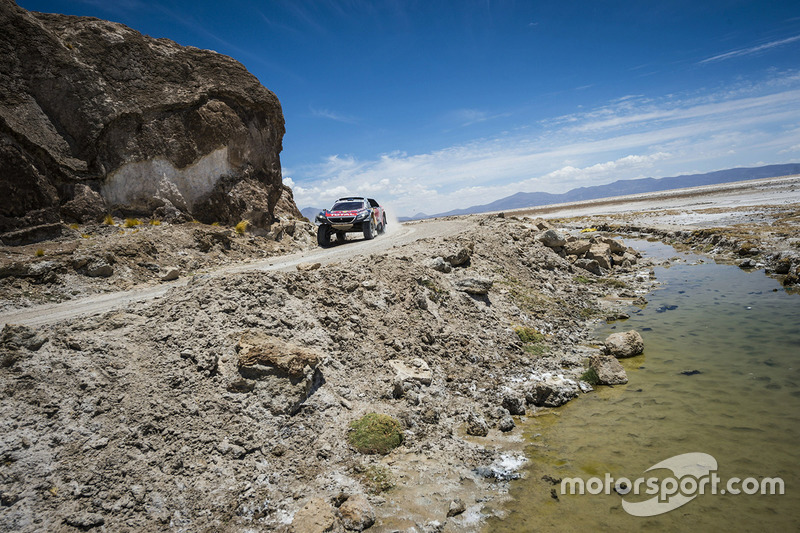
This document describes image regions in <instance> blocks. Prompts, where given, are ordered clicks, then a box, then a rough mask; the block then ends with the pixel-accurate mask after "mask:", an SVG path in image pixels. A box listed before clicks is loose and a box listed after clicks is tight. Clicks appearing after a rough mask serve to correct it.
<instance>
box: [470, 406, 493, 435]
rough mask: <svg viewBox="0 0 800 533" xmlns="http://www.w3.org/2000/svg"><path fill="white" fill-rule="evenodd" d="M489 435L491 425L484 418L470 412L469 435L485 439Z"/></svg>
mask: <svg viewBox="0 0 800 533" xmlns="http://www.w3.org/2000/svg"><path fill="white" fill-rule="evenodd" d="M488 434H489V425H488V424H487V423H486V420H484V419H483V417H482V416H480V415H478V414H476V413H475V412H474V411H470V412H469V414H468V415H467V435H473V436H475V437H485V436H486V435H488Z"/></svg>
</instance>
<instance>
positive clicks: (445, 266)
mask: <svg viewBox="0 0 800 533" xmlns="http://www.w3.org/2000/svg"><path fill="white" fill-rule="evenodd" d="M426 266H428V267H430V268H432V269H433V270H436V271H437V272H442V273H444V274H447V273H449V272H450V271H451V270H452V267H451V265H450V263H448V262H447V261H445V260H444V257H434V258H433V259H429V260H428V261H427V263H426Z"/></svg>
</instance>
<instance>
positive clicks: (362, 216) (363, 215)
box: [355, 211, 369, 222]
mask: <svg viewBox="0 0 800 533" xmlns="http://www.w3.org/2000/svg"><path fill="white" fill-rule="evenodd" d="M368 216H369V211H362V212H360V213H359V214H358V215H356V218H355V221H356V222H358V221H359V220H364V219H365V218H367V217H368Z"/></svg>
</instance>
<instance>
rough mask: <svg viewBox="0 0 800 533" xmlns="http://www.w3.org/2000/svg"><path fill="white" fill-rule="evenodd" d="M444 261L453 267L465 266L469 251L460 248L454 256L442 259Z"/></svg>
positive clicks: (467, 261)
mask: <svg viewBox="0 0 800 533" xmlns="http://www.w3.org/2000/svg"><path fill="white" fill-rule="evenodd" d="M444 260H445V261H446V262H447V263H450V265H452V266H454V267H458V266H467V265H469V260H470V251H469V250H468V249H467V248H461V249H459V250H458V252H456V253H455V254H453V255H448V256H446V257H444Z"/></svg>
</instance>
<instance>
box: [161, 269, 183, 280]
mask: <svg viewBox="0 0 800 533" xmlns="http://www.w3.org/2000/svg"><path fill="white" fill-rule="evenodd" d="M164 270H165V271H166V274H164V275H163V276H161V281H175V280H176V279H178V278H179V277H180V275H181V271H180V270H178V269H177V268H175V267H166V268H165V269H164Z"/></svg>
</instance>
